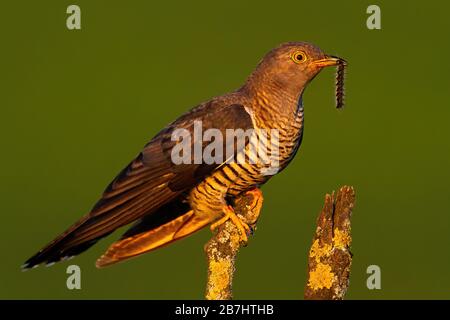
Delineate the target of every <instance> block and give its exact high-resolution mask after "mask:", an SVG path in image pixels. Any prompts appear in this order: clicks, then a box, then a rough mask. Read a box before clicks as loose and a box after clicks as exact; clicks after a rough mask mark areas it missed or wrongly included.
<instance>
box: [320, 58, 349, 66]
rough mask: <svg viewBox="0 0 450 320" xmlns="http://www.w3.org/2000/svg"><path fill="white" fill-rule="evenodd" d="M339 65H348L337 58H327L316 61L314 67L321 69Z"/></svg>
mask: <svg viewBox="0 0 450 320" xmlns="http://www.w3.org/2000/svg"><path fill="white" fill-rule="evenodd" d="M338 64H346V61H345V60H344V59H341V58H339V57H335V56H327V57H326V58H324V59H320V60H316V61H314V65H316V66H318V67H319V68H324V67H330V66H337V65H338Z"/></svg>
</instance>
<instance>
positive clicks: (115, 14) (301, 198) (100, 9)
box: [0, 0, 450, 299]
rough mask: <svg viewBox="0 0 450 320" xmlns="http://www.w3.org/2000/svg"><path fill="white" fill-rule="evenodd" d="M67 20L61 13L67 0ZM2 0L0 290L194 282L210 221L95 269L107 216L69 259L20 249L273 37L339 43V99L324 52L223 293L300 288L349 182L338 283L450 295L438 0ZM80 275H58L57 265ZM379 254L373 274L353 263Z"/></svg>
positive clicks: (229, 80)
mask: <svg viewBox="0 0 450 320" xmlns="http://www.w3.org/2000/svg"><path fill="white" fill-rule="evenodd" d="M73 3H76V4H78V5H79V6H80V7H81V11H82V16H81V19H82V30H79V31H76V30H75V31H70V30H68V29H67V28H66V24H65V20H66V17H67V14H66V8H67V6H68V5H69V4H73ZM376 3H377V4H378V5H379V6H380V7H381V10H382V30H368V29H367V28H366V18H367V16H368V15H367V14H366V8H367V6H368V5H369V4H372V2H368V1H345V2H340V1H320V2H317V1H298V0H296V1H289V2H287V1H286V2H285V1H276V2H274V1H253V2H244V1H226V2H223V1H222V2H218V1H214V2H212V1H203V2H194V1H179V2H175V1H170V2H167V3H164V4H163V3H162V2H159V3H151V2H150V1H132V2H127V3H126V4H125V2H117V1H116V2H113V1H81V0H78V1H27V2H25V1H8V2H6V1H5V2H4V3H2V6H1V19H0V39H1V44H2V46H1V51H0V64H1V77H0V81H1V83H0V88H1V89H0V90H1V94H0V108H1V117H0V119H1V126H0V130H1V131H0V133H1V135H0V137H1V138H0V139H1V150H2V153H1V158H0V164H1V171H0V174H1V183H0V195H1V202H0V206H1V218H2V219H1V230H0V234H1V236H0V237H1V238H0V240H1V241H0V252H1V263H0V298H4V299H9V298H26V299H29V298H33V299H35V298H44V299H47V298H63V299H79V298H88V299H91V298H99V299H102V298H126V299H128V298H135V299H136V298H137V299H171V298H174V299H178V298H187V299H200V298H202V297H203V293H204V285H205V277H206V266H205V257H204V254H203V251H202V250H203V245H204V243H205V242H206V241H207V239H208V238H209V237H210V231H209V230H203V231H201V232H200V233H197V234H196V235H194V236H192V237H189V238H187V239H184V240H182V241H180V242H177V243H175V244H173V245H170V246H168V247H165V248H163V249H161V250H157V251H155V252H152V253H149V254H146V255H143V256H141V257H139V258H137V259H133V260H130V261H129V262H126V263H123V264H118V265H115V266H112V267H109V268H106V269H102V270H98V269H96V268H95V266H94V262H95V260H96V258H97V257H98V256H99V255H100V254H102V253H103V251H104V250H105V249H106V248H107V247H108V245H109V244H110V243H112V242H113V241H114V239H116V238H117V237H118V236H119V235H120V232H121V231H123V230H120V231H119V232H118V233H115V234H114V235H112V236H110V237H109V238H107V239H105V240H103V241H101V242H100V243H99V244H98V245H96V246H95V247H93V248H92V249H91V250H89V251H88V252H86V253H84V254H82V255H81V256H79V257H77V258H75V259H74V260H72V261H70V262H69V263H68V262H65V263H61V264H57V265H55V266H53V267H51V268H45V267H41V268H38V269H35V270H31V271H28V272H25V273H22V272H21V271H20V269H19V266H20V265H21V264H22V263H23V262H24V261H25V259H26V258H28V257H29V256H30V255H31V254H33V253H34V252H36V251H37V250H38V249H39V248H40V247H41V246H43V245H44V244H46V243H47V242H48V241H49V240H51V239H53V237H54V236H56V235H57V234H58V233H60V232H62V231H63V230H64V229H65V228H66V227H67V226H69V225H70V224H72V223H73V222H74V221H75V220H77V219H78V218H79V217H80V216H82V215H84V214H85V213H86V212H87V211H89V209H90V208H91V206H92V205H93V204H94V203H95V201H96V200H97V199H98V197H99V196H100V194H101V192H102V191H103V189H104V187H105V186H106V185H107V184H108V183H109V182H110V180H111V179H112V178H113V177H114V176H115V174H116V173H118V172H119V170H120V169H122V167H124V166H125V165H126V164H127V163H128V162H129V161H130V160H131V159H132V158H133V157H134V156H135V155H136V154H137V153H138V152H139V151H140V150H141V148H142V147H143V145H144V144H145V143H146V142H147V141H148V140H149V139H151V138H152V136H153V135H154V134H156V133H157V132H158V131H159V130H160V129H161V128H162V127H164V126H165V125H166V124H167V123H169V122H171V121H172V120H174V119H175V118H176V117H177V116H178V115H180V114H181V113H182V112H184V111H185V110H187V109H189V108H190V107H192V106H194V105H196V104H197V103H199V102H202V101H204V100H207V99H209V98H210V97H213V96H216V95H220V94H222V93H225V92H228V91H231V90H233V89H235V88H237V87H238V86H239V85H240V84H241V83H242V82H243V81H244V80H245V78H246V76H247V75H248V74H249V73H250V72H251V71H252V69H253V68H254V66H255V65H256V63H257V62H258V61H259V59H260V58H261V57H262V56H263V55H264V54H265V53H266V52H267V51H268V50H270V49H271V48H272V47H274V46H276V45H278V44H279V43H281V42H284V41H310V42H313V43H315V44H317V45H318V46H320V47H321V48H322V49H323V50H324V51H325V52H327V53H330V54H334V55H338V56H341V57H344V58H345V59H347V60H348V61H349V68H348V73H347V75H348V76H347V83H346V90H347V100H346V101H347V106H346V108H345V110H343V111H338V110H336V109H335V108H334V70H333V69H329V70H325V71H323V72H322V73H321V75H320V76H318V77H317V78H316V79H315V80H314V81H313V82H312V83H311V85H310V86H309V88H308V90H307V91H306V93H305V97H304V102H305V112H306V115H305V116H306V128H305V130H306V131H305V135H304V140H303V145H302V147H301V149H300V152H299V154H298V156H297V158H296V159H295V161H293V162H292V163H291V165H290V166H289V168H287V169H286V170H285V171H284V172H283V173H282V174H280V175H279V176H277V177H275V178H274V179H272V180H271V181H270V182H269V183H268V184H267V185H266V186H264V188H263V192H264V194H265V204H264V209H263V214H262V217H261V219H260V223H259V225H258V230H257V232H256V234H255V236H254V237H253V238H252V239H251V243H250V244H249V246H248V247H247V248H245V249H243V250H242V251H241V252H240V255H239V260H238V264H237V273H236V278H235V282H234V294H235V298H237V299H253V298H255V299H260V298H261V299H272V298H274V299H300V298H302V292H303V288H304V285H305V278H306V263H307V252H308V249H309V246H310V244H311V239H312V236H313V232H314V229H315V220H316V217H317V214H318V213H319V211H320V209H321V207H322V203H323V197H324V195H325V193H326V192H331V191H332V190H337V189H338V188H339V186H341V185H344V184H349V185H353V186H354V187H355V189H356V192H357V205H356V208H355V210H354V215H353V220H352V227H353V250H352V251H353V253H354V260H353V267H352V275H351V284H350V289H349V292H348V295H347V298H349V299H363V298H364V299H366V298H367V299H381V298H386V299H398V298H426V299H427V298H450V250H449V248H448V244H449V240H450V239H449V238H450V236H449V232H450V212H449V205H448V197H449V179H450V170H449V162H450V148H449V142H448V140H449V137H450V126H449V117H450V106H449V76H448V75H449V72H450V63H449V62H448V60H449V57H450V44H449V41H448V31H449V29H450V28H449V27H450V22H449V19H448V11H449V10H450V6H449V4H448V3H445V2H443V1H442V2H434V1H427V2H425V3H419V2H417V1H416V2H415V3H413V2H409V1H408V2H407V1H395V2H394V1H377V2H376ZM69 264H78V265H79V266H80V267H81V269H82V289H81V290H78V291H77V290H74V291H70V290H68V289H67V288H66V278H67V274H66V268H67V266H68V265H69ZM372 264H375V265H379V266H380V267H381V281H382V289H381V290H368V289H367V287H366V279H367V276H368V275H367V274H366V268H367V267H368V266H369V265H372Z"/></svg>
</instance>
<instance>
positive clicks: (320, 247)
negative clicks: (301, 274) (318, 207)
mask: <svg viewBox="0 0 450 320" xmlns="http://www.w3.org/2000/svg"><path fill="white" fill-rule="evenodd" d="M354 203H355V191H354V190H353V187H348V186H344V187H342V188H341V189H340V190H339V191H338V192H337V193H336V194H334V192H333V194H331V195H329V194H327V195H326V196H325V204H324V206H323V209H322V212H321V213H320V215H319V217H318V219H317V229H316V234H315V236H314V239H313V244H312V246H311V249H310V251H309V257H308V281H307V284H306V288H305V299H306V300H342V299H344V296H345V293H346V292H347V288H348V285H349V277H350V267H351V264H352V254H351V252H350V245H351V242H352V238H351V234H350V217H351V214H352V209H353V206H354Z"/></svg>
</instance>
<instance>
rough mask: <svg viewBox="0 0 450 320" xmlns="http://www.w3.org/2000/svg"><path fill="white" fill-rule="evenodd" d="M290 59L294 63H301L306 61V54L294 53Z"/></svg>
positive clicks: (301, 52)
mask: <svg viewBox="0 0 450 320" xmlns="http://www.w3.org/2000/svg"><path fill="white" fill-rule="evenodd" d="M291 58H292V61H294V62H295V63H303V62H305V61H306V60H307V57H306V54H305V53H304V52H303V51H295V52H294V53H292V55H291Z"/></svg>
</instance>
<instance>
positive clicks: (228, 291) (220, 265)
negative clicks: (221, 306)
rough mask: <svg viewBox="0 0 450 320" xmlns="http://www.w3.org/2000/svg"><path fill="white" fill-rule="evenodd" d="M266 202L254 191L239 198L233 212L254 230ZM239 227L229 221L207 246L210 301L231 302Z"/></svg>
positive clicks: (241, 243)
mask: <svg viewBox="0 0 450 320" xmlns="http://www.w3.org/2000/svg"><path fill="white" fill-rule="evenodd" d="M262 202H263V197H262V193H261V191H260V190H259V189H255V190H253V191H250V192H248V193H246V194H245V195H243V196H241V197H239V198H238V199H237V200H236V201H235V203H234V205H233V208H234V212H235V213H236V214H237V215H238V217H239V218H240V219H241V220H242V221H243V222H245V223H247V224H248V225H249V226H250V227H251V228H252V229H255V226H256V222H257V221H258V217H259V213H260V211H261V206H262ZM246 244H247V243H246V242H244V241H242V238H241V237H240V233H239V230H238V228H237V227H236V225H235V224H234V223H233V222H232V221H231V220H228V221H226V222H225V223H223V224H222V225H220V226H219V227H218V228H217V233H216V234H215V235H214V236H213V237H212V238H211V240H209V241H208V243H207V244H206V245H205V252H206V256H207V259H208V280H207V284H206V293H205V297H206V299H208V300H231V299H232V298H233V291H232V283H233V275H234V271H235V262H236V255H237V253H238V251H239V249H240V248H241V247H242V246H245V245H246Z"/></svg>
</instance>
